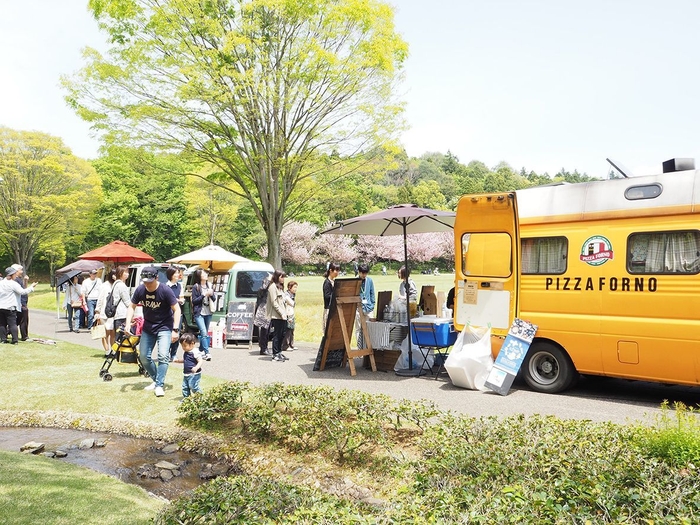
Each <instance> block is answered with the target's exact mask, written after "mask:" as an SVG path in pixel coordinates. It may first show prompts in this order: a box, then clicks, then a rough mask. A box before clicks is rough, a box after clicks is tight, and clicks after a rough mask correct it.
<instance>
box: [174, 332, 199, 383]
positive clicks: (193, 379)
mask: <svg viewBox="0 0 700 525" xmlns="http://www.w3.org/2000/svg"><path fill="white" fill-rule="evenodd" d="M196 342H197V338H196V337H195V336H194V334H190V333H185V334H182V335H181V336H180V345H182V352H183V354H182V359H173V363H183V365H184V366H183V369H182V370H183V374H184V375H183V376H182V397H189V396H190V394H192V393H193V392H195V393H197V394H199V393H201V392H202V389H201V388H199V380H200V379H201V377H202V361H203V359H202V354H201V353H200V352H199V350H195V349H194V345H195V343H196Z"/></svg>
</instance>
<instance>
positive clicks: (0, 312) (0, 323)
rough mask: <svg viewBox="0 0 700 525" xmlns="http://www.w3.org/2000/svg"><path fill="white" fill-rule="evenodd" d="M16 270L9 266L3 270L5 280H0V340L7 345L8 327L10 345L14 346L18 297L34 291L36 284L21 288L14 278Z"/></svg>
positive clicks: (19, 303) (19, 307)
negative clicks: (10, 336)
mask: <svg viewBox="0 0 700 525" xmlns="http://www.w3.org/2000/svg"><path fill="white" fill-rule="evenodd" d="M16 274H17V269H16V268H14V267H12V266H10V267H8V268H7V269H6V270H5V278H4V279H2V280H0V340H1V341H2V342H3V343H9V342H10V341H8V340H7V329H8V327H9V330H10V334H11V335H12V344H13V345H16V344H17V343H18V342H19V340H18V337H17V312H18V311H21V310H22V303H21V300H20V297H22V296H23V295H27V294H30V293H32V292H33V291H34V287H35V286H36V285H37V283H32V284H31V285H30V286H28V287H27V288H22V287H21V286H20V285H19V284H18V283H17V281H15V276H16Z"/></svg>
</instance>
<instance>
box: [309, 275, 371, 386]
mask: <svg viewBox="0 0 700 525" xmlns="http://www.w3.org/2000/svg"><path fill="white" fill-rule="evenodd" d="M361 284H362V281H361V280H360V279H336V280H335V284H334V286H333V298H332V299H331V305H330V310H329V311H328V323H327V324H326V332H325V333H324V335H323V339H322V340H321V346H320V348H319V349H318V355H317V356H316V362H315V363H314V370H324V369H325V368H326V367H332V366H343V365H344V364H345V362H346V361H347V362H348V364H349V365H350V375H352V376H354V375H356V374H357V371H356V370H355V361H354V358H356V357H363V356H366V355H368V356H369V361H370V363H371V365H372V371H373V372H376V371H377V365H376V363H375V361H374V351H373V350H372V342H371V341H370V340H369V333H368V331H367V324H366V323H365V320H364V318H362V317H361V318H360V319H361V322H360V325H361V329H362V333H363V334H364V336H365V337H364V340H365V344H366V346H367V348H362V349H360V348H352V347H351V346H350V341H351V340H352V330H353V327H354V326H355V315H356V314H357V307H358V306H359V305H360V285H361Z"/></svg>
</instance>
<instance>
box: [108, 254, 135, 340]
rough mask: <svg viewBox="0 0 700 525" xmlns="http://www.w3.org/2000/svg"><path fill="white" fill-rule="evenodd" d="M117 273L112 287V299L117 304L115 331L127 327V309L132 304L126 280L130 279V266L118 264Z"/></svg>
mask: <svg viewBox="0 0 700 525" xmlns="http://www.w3.org/2000/svg"><path fill="white" fill-rule="evenodd" d="M115 275H116V281H114V287H113V288H112V298H113V299H112V300H113V301H114V304H116V305H117V313H115V314H114V331H115V332H117V331H118V330H119V329H120V328H124V327H125V325H126V311H127V309H128V308H129V305H130V304H131V296H130V295H129V287H128V286H127V285H126V281H127V279H129V268H128V267H126V266H117V269H116V274H115ZM129 329H130V327H129Z"/></svg>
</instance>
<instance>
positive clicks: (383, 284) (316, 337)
mask: <svg viewBox="0 0 700 525" xmlns="http://www.w3.org/2000/svg"><path fill="white" fill-rule="evenodd" d="M370 277H371V278H372V279H373V280H374V287H375V290H376V291H377V293H379V292H381V291H385V290H390V291H391V292H392V297H393V298H396V297H398V293H399V283H400V281H399V279H398V277H397V276H396V273H390V274H387V275H370ZM290 280H294V281H296V282H298V283H299V289H298V290H297V303H296V308H295V315H296V331H295V338H296V340H297V341H305V342H320V341H321V338H322V336H323V334H322V332H321V319H322V318H323V291H322V289H323V280H324V278H323V277H322V276H319V275H309V276H294V277H287V281H290ZM413 280H414V281H415V282H416V286H418V292H419V293H420V289H421V286H424V285H433V286H435V290H436V291H437V292H444V293H445V295H447V292H448V291H449V290H450V288H452V287H453V286H454V274H440V275H422V274H416V275H414V276H413ZM29 308H30V309H32V308H36V309H39V310H50V311H53V310H55V309H56V294H55V292H54V291H52V290H51V288H50V287H49V286H48V285H47V284H40V285H39V286H38V288H37V291H36V292H34V293H33V294H32V295H30V297H29ZM61 308H62V306H61ZM375 314H376V312H375ZM30 331H31V328H30Z"/></svg>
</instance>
